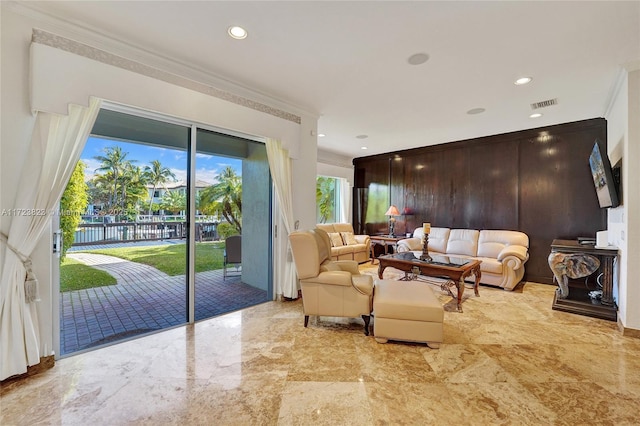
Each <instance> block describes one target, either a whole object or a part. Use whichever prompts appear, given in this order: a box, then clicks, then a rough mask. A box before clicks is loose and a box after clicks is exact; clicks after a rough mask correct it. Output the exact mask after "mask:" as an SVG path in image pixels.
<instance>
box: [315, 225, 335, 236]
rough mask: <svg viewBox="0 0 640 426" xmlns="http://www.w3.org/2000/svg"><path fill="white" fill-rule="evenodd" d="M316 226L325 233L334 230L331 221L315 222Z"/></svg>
mask: <svg viewBox="0 0 640 426" xmlns="http://www.w3.org/2000/svg"><path fill="white" fill-rule="evenodd" d="M316 228H318V229H322V230H323V231H324V232H326V233H327V234H328V233H330V232H336V230H335V229H333V223H317V224H316Z"/></svg>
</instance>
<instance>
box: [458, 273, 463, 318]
mask: <svg viewBox="0 0 640 426" xmlns="http://www.w3.org/2000/svg"><path fill="white" fill-rule="evenodd" d="M463 293H464V278H462V277H460V279H459V280H458V312H462V294H463Z"/></svg>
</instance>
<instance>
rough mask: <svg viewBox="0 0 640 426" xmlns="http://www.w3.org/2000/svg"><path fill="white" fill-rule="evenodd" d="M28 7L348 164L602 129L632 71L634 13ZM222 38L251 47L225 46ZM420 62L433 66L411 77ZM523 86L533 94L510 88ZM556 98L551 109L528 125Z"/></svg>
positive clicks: (503, 8) (316, 5) (488, 7)
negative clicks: (274, 108) (520, 136)
mask: <svg viewBox="0 0 640 426" xmlns="http://www.w3.org/2000/svg"><path fill="white" fill-rule="evenodd" d="M29 7H37V8H38V9H39V10H40V11H45V12H46V13H48V14H51V15H54V16H56V17H59V18H63V19H64V20H66V21H69V22H72V23H75V24H80V25H81V26H83V27H84V28H85V29H89V30H91V31H96V32H98V33H100V34H101V36H107V37H108V38H113V39H116V40H118V41H120V42H124V43H126V44H129V45H132V46H135V47H136V48H139V49H143V50H145V51H147V52H151V53H154V54H157V55H160V56H162V57H164V58H169V59H171V60H172V61H176V62H177V63H180V64H183V65H187V66H190V67H193V68H194V69H198V70H199V71H204V72H206V73H210V74H212V75H214V76H216V77H217V78H222V79H224V80H226V81H230V82H233V83H235V84H237V85H240V86H243V87H247V88H251V89H252V90H254V91H256V92H259V93H261V94H264V95H268V96H270V97H272V98H275V99H278V100H279V101H282V102H285V103H286V104H290V105H293V106H296V107H298V108H301V109H303V110H306V111H310V112H313V113H317V114H318V115H320V120H319V123H318V131H319V132H320V133H324V134H326V137H324V138H320V139H319V147H320V148H321V149H324V150H327V151H331V152H334V153H339V154H342V155H345V156H347V157H360V156H365V155H372V154H378V153H382V152H389V151H394V150H400V149H406V148H413V147H418V146H425V145H432V144H438V143H444V142H450V141H455V140H461V139H467V138H472V137H479V136H486V135H492V134H499V133H505V132H510V131H514V130H521V129H528V128H534V127H541V126H547V125H552V124H558V123H565V122H571V121H576V120H582V119H588V118H594V117H603V116H604V114H605V112H606V110H607V108H608V105H609V103H610V101H611V96H612V93H613V91H614V89H615V85H616V82H617V81H618V79H619V77H620V75H621V69H622V68H621V67H622V66H623V65H629V64H631V65H632V66H635V67H637V66H638V63H639V62H640V2H638V1H633V2H610V1H603V2H576V1H571V2H555V1H510V2H426V1H413V2H400V1H388V2H379V1H375V2H374V1H357V2H338V1H317V2H310V1H298V2H269V1H259V2H244V1H234V2H221V1H195V2H191V1H142V2H130V1H119V2H117V1H102V2H91V1H82V2H77V1H72V2H56V1H47V2H37V3H30V4H29ZM230 25H241V26H243V27H245V28H246V29H247V30H248V32H249V36H248V37H247V38H246V39H245V40H242V41H239V40H233V39H231V38H229V37H228V35H227V28H228V27H229V26H230ZM419 52H423V53H427V54H428V55H429V57H430V59H429V60H428V61H427V62H426V63H424V64H422V65H418V66H412V65H409V64H408V62H407V59H408V57H409V56H410V55H412V54H414V53H419ZM521 76H530V77H532V78H533V81H532V82H531V83H530V84H528V85H524V86H516V85H514V84H513V82H514V80H515V79H516V78H518V77H521ZM551 98H557V99H558V105H555V106H551V107H548V108H545V109H542V110H541V112H542V113H543V114H544V115H543V116H542V117H541V118H537V119H531V118H529V115H530V114H531V113H532V109H531V106H530V104H531V103H533V102H538V101H543V100H547V99H551ZM472 108H484V109H485V110H486V111H485V112H484V113H482V114H476V115H469V114H467V113H466V112H467V111H468V110H470V109H472ZM357 135H368V138H366V139H358V138H356V136H357ZM363 145H366V146H367V147H368V149H367V150H366V151H364V150H361V146H363Z"/></svg>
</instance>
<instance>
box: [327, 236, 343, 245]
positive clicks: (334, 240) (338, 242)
mask: <svg viewBox="0 0 640 426" xmlns="http://www.w3.org/2000/svg"><path fill="white" fill-rule="evenodd" d="M329 239H330V240H331V247H342V246H343V245H344V243H343V242H342V236H341V235H340V233H339V232H329Z"/></svg>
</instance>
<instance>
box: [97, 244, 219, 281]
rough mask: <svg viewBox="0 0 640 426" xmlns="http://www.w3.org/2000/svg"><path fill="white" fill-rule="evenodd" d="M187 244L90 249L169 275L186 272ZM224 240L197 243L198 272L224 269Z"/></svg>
mask: <svg viewBox="0 0 640 426" xmlns="http://www.w3.org/2000/svg"><path fill="white" fill-rule="evenodd" d="M186 247H187V245H186V244H168V245H161V246H143V247H127V248H112V249H100V250H88V251H87V253H97V254H105V255H108V256H114V257H119V258H121V259H126V260H130V261H132V262H138V263H143V264H145V265H149V266H153V267H154V268H156V269H159V270H160V271H162V272H164V273H166V274H167V275H171V276H174V275H185V274H186V253H185V252H186ZM223 254H224V243H223V242H210V243H196V272H203V271H212V270H214V269H222V263H223Z"/></svg>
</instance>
